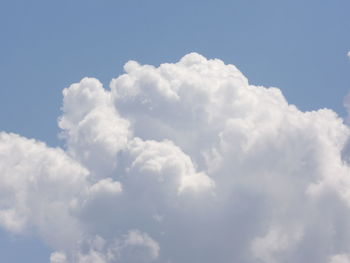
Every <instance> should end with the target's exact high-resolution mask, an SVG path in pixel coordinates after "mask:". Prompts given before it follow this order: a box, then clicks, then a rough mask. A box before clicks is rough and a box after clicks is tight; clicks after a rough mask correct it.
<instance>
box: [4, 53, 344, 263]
mask: <svg viewBox="0 0 350 263" xmlns="http://www.w3.org/2000/svg"><path fill="white" fill-rule="evenodd" d="M124 69H125V74H123V75H121V76H119V77H117V78H116V79H114V80H112V81H111V84H110V88H109V89H104V88H103V87H102V84H101V83H100V82H99V81H98V80H96V79H92V78H84V79H82V80H81V81H80V82H79V83H75V84H72V85H71V86H70V87H68V88H66V89H64V91H63V96H64V98H63V106H62V116H61V117H60V118H59V121H58V125H59V128H60V129H61V136H62V138H63V139H64V140H65V147H64V149H60V148H57V149H53V148H50V147H47V146H46V145H45V144H44V143H41V142H37V141H34V140H29V139H26V138H23V137H21V136H19V135H15V134H8V133H4V132H2V133H0V196H1V198H0V226H1V227H2V228H3V229H6V230H7V231H10V232H12V233H15V234H18V235H20V234H22V233H28V232H30V233H32V234H33V235H38V236H40V237H41V238H42V240H43V241H44V242H46V243H47V244H48V245H49V246H50V247H51V248H52V250H53V252H52V254H51V257H50V261H51V263H70V262H78V263H87V262H94V263H96V262H97V263H98V262H101V263H102V262H103V263H112V262H118V263H140V262H158V263H160V262H162V263H163V262H169V263H170V262H173V263H174V262H182V263H187V262H188V263H190V262H203V263H206V262H207V263H212V262H224V263H225V262H249V263H250V262H251V263H254V262H257V263H258V262H265V263H274V262H320V263H322V262H324V263H340V262H349V256H348V255H349V253H350V248H349V247H348V244H349V242H350V223H349V222H350V221H349V220H348V219H349V216H350V207H349V206H350V177H349V174H350V166H349V161H350V159H349V156H350V155H349V152H350V151H349V146H348V145H349V144H348V141H349V135H350V130H349V128H348V126H346V125H345V124H344V123H343V120H342V119H341V118H339V117H338V116H337V115H336V114H335V113H334V112H333V111H331V110H328V109H321V110H318V111H312V112H301V111H299V110H298V109H297V108H296V107H295V106H294V105H290V104H288V102H287V101H286V100H285V98H284V97H283V95H282V93H281V91H280V90H279V89H277V88H265V87H261V86H254V85H251V84H249V82H248V80H247V78H246V77H245V76H244V75H243V74H242V73H241V72H240V71H239V70H238V69H237V68H236V67H235V66H233V65H225V64H224V63H223V62H222V61H221V60H218V59H214V60H208V59H206V58H204V57H203V56H201V55H199V54H196V53H191V54H188V55H186V56H185V57H183V58H182V59H181V60H180V61H179V62H177V63H169V64H162V65H160V66H159V67H154V66H150V65H140V64H138V63H137V62H135V61H130V62H128V63H127V64H126V65H125V67H124ZM345 105H346V106H347V105H350V103H347V99H346V100H345Z"/></svg>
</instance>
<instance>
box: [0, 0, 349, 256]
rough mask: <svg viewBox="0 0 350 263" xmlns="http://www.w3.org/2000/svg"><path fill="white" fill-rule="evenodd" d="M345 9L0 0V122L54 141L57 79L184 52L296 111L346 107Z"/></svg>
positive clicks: (282, 3)
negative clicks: (233, 71)
mask: <svg viewBox="0 0 350 263" xmlns="http://www.w3.org/2000/svg"><path fill="white" fill-rule="evenodd" d="M349 10H350V2H349V1H348V0H333V1H320V0H308V1H305V0H294V1H286V0H265V1H261V0H217V1H203V0H201V1H197V0H193V1H183V0H178V1H167V0H147V1H142V0H139V1H135V0H128V1H117V0H114V1H112V0H74V1H71V0H60V1H51V0H34V1H25V0H21V1H20V0H11V1H9V0H8V1H6V0H4V1H1V2H0V32H1V41H0V54H1V56H0V57H1V60H0V72H1V73H0V76H1V88H0V130H2V131H6V132H14V133H18V134H21V135H22V136H25V137H29V138H36V139H39V140H42V141H45V142H46V143H47V144H48V145H50V146H57V145H62V144H63V143H62V141H60V140H59V139H58V138H57V134H58V128H57V118H58V116H59V115H60V107H61V105H62V89H63V88H65V87H68V86H69V85H70V84H71V83H74V82H78V81H80V79H82V78H83V77H85V76H89V77H96V78H98V79H99V80H100V81H101V82H103V84H104V85H105V86H107V85H108V84H109V81H110V80H111V79H112V78H114V77H116V76H118V75H119V74H121V73H122V72H123V69H122V67H123V65H124V64H125V63H126V62H127V61H128V60H131V59H132V60H136V61H139V62H140V63H142V64H152V65H159V64H160V63H164V62H175V61H177V60H178V59H180V58H181V57H182V56H184V55H185V54H187V53H189V52H198V53H200V54H202V55H204V56H205V57H207V58H219V59H222V60H223V61H224V62H225V63H230V64H234V65H236V66H237V67H238V68H239V69H240V70H241V71H242V72H243V73H244V74H245V75H246V76H247V77H248V79H249V81H250V83H252V84H255V85H263V86H274V87H278V88H280V89H281V90H282V92H283V94H284V95H285V96H286V98H287V100H288V102H289V103H292V104H295V105H296V106H297V107H298V108H300V109H301V110H316V109H319V108H324V107H326V108H330V109H333V110H334V111H336V112H337V113H338V114H339V115H340V116H345V115H346V112H345V109H344V108H343V105H342V104H343V98H344V96H345V95H346V94H347V92H348V91H349V90H350V85H349V84H350V74H349V70H350V61H349V58H348V57H347V55H346V54H347V52H348V51H349V50H350V34H349V32H350V18H349ZM0 245H1V246H0V247H1V249H0V251H1V254H2V257H5V258H6V259H7V260H5V261H6V262H23V259H24V258H26V256H29V255H31V258H32V261H28V260H26V262H46V261H47V255H48V254H49V252H48V250H47V249H46V248H45V246H44V245H42V244H41V242H40V241H38V240H36V239H35V240H34V238H32V237H30V234H28V237H20V238H19V237H11V236H9V234H6V233H0ZM18 249H20V250H21V251H23V253H21V254H19V253H18ZM33 251H37V252H36V253H34V252H33ZM34 254H35V257H37V258H34V257H33V255H34Z"/></svg>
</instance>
